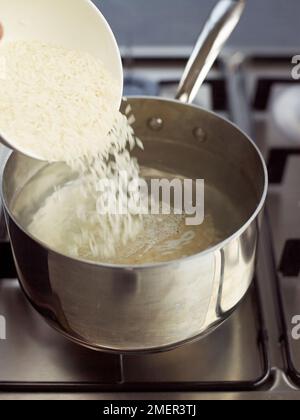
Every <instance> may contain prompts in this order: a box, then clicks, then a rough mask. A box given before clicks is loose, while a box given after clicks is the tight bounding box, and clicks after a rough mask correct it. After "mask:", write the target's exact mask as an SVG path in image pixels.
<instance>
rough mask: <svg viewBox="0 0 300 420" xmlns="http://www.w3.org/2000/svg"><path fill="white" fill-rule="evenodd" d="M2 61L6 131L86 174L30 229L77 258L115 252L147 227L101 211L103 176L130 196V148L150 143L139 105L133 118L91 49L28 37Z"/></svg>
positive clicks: (48, 203) (57, 195) (44, 208)
mask: <svg viewBox="0 0 300 420" xmlns="http://www.w3.org/2000/svg"><path fill="white" fill-rule="evenodd" d="M0 60H3V61H4V63H5V72H6V74H5V77H3V78H1V80H0V90H1V96H0V132H1V133H2V134H3V136H4V137H6V138H7V139H9V140H10V141H13V144H14V145H15V146H16V148H17V149H19V150H22V151H27V153H29V154H30V155H34V156H39V157H41V158H43V159H44V160H47V161H49V162H54V161H64V162H66V163H67V164H68V165H69V166H70V167H71V168H72V169H73V171H74V172H76V173H77V174H78V177H77V180H76V181H74V183H73V184H72V185H69V184H67V185H64V186H61V187H59V188H58V187H56V186H53V193H52V194H50V196H49V197H48V198H47V199H46V200H45V201H44V202H43V203H41V207H40V209H39V210H38V211H37V212H36V213H35V214H34V215H33V217H32V221H31V223H30V224H29V226H28V230H29V232H30V233H32V234H33V235H34V236H35V237H37V238H38V239H39V240H41V241H43V242H45V243H46V244H47V245H49V246H52V247H54V248H55V249H56V250H57V251H60V252H63V253H67V254H68V255H70V256H72V257H77V258H85V259H93V260H95V259H96V260H97V259H101V258H104V257H106V258H109V257H113V256H114V255H115V253H116V249H117V246H118V245H119V244H120V243H122V244H123V245H126V244H127V243H128V241H130V240H132V239H134V238H135V237H136V235H137V234H138V233H139V232H141V230H142V221H141V218H140V217H139V216H133V215H131V214H130V213H128V214H125V215H118V214H116V215H115V214H105V215H102V214H99V207H100V208H101V206H104V204H105V203H104V197H103V195H102V193H101V192H99V191H98V189H97V185H98V181H99V179H109V180H111V181H113V182H114V183H115V191H116V196H122V195H124V196H125V195H127V194H128V192H127V191H125V190H124V191H123V186H120V185H119V183H118V176H119V174H120V173H121V172H122V171H125V172H126V174H127V176H128V178H129V179H134V178H138V177H139V166H138V164H137V162H136V161H135V160H134V159H132V158H131V156H130V153H129V150H132V149H133V148H134V147H135V146H136V145H137V144H138V146H139V147H140V148H142V147H143V145H142V142H141V141H140V140H138V139H136V138H135V135H134V131H133V128H132V127H131V124H133V123H134V121H135V119H134V117H133V115H132V110H131V107H130V106H129V105H128V106H127V109H126V114H127V116H125V115H122V114H121V113H120V112H119V111H118V110H116V109H115V107H116V103H117V100H118V91H117V89H116V83H115V81H114V80H113V79H112V77H111V76H110V74H109V73H108V72H107V71H106V70H105V68H104V66H103V63H102V62H101V60H98V59H96V58H95V57H93V56H92V55H90V54H87V53H82V52H79V51H70V50H67V49H65V48H61V47H57V46H51V45H47V44H42V43H40V42H37V41H33V42H21V41H20V42H13V43H8V44H5V45H3V46H2V47H1V48H0ZM127 117H128V119H127Z"/></svg>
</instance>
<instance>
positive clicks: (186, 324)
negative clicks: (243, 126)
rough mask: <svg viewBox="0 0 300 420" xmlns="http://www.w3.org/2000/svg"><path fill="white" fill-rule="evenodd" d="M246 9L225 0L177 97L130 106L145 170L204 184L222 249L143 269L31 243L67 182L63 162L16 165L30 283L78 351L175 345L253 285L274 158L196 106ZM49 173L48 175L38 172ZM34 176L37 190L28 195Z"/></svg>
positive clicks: (30, 292) (13, 221) (24, 266)
mask: <svg viewBox="0 0 300 420" xmlns="http://www.w3.org/2000/svg"><path fill="white" fill-rule="evenodd" d="M243 8H244V1H233V0H221V1H220V2H219V4H218V5H217V7H216V9H214V11H213V13H212V15H211V17H210V19H209V21H208V23H207V24H206V26H205V29H204V32H203V33H202V35H201V37H200V40H199V42H198V44H197V46H196V49H195V51H194V53H193V55H192V57H191V60H190V61H189V63H188V66H187V70H186V71H185V74H184V77H183V79H182V82H181V84H180V89H179V92H178V97H177V99H178V100H165V99H159V98H145V97H135V98H131V99H130V100H129V102H130V104H131V106H132V108H133V112H134V114H135V117H136V121H137V122H136V126H135V129H136V132H137V135H138V136H139V137H140V138H141V139H142V140H143V142H144V145H145V151H144V152H138V153H137V157H138V159H139V162H140V164H141V165H142V166H145V167H148V168H154V169H156V170H158V171H159V170H161V171H162V172H163V171H169V172H171V173H174V174H180V175H181V176H182V175H183V176H185V177H187V178H193V179H199V178H200V179H204V180H205V183H206V206H207V207H208V208H209V212H210V213H211V214H212V216H213V218H214V220H215V223H216V224H217V226H218V228H219V229H220V230H223V231H224V232H225V231H226V232H227V234H226V236H225V237H224V238H223V239H224V240H222V241H221V242H220V243H218V244H217V245H216V246H214V247H212V248H210V249H207V250H206V251H204V252H201V253H199V254H197V255H194V256H192V257H188V258H182V259H180V260H178V261H173V262H167V263H163V264H152V265H140V266H116V265H114V266H112V265H103V264H95V263H90V262H86V261H79V260H76V259H72V258H69V257H67V256H64V255H61V254H59V253H57V252H55V250H52V249H49V248H48V247H47V246H46V245H45V244H42V243H40V242H39V241H37V240H36V239H35V238H33V237H32V236H30V235H29V234H28V232H27V231H26V227H25V226H26V214H27V210H28V208H30V207H32V206H33V205H37V203H39V202H40V201H41V200H43V199H44V198H45V197H46V196H47V194H48V193H49V191H53V185H55V183H58V182H61V180H62V179H63V174H64V171H66V168H65V166H64V165H63V164H53V165H48V164H46V163H44V162H39V161H36V160H32V159H30V158H28V157H24V156H22V155H20V154H17V153H13V154H12V155H11V156H10V158H9V159H8V161H7V164H6V167H5V170H4V174H3V180H2V194H3V203H4V206H5V212H6V220H7V227H8V231H9V235H10V240H11V244H12V248H13V253H14V257H15V261H16V266H17V270H18V274H19V279H20V283H21V286H22V288H23V290H24V292H25V294H26V296H27V297H28V299H29V300H30V302H31V303H32V305H33V306H34V307H35V308H36V309H37V311H38V312H39V313H40V314H41V315H42V316H43V317H44V318H45V319H46V320H47V321H48V322H49V323H50V324H51V325H52V326H53V327H54V328H56V329H57V330H58V331H60V332H61V333H62V334H64V335H65V336H66V337H68V338H70V339H72V340H73V341H75V342H77V343H79V344H82V345H84V346H87V347H89V348H92V349H96V350H103V351H110V352H118V353H126V352H145V351H162V350H167V349H170V348H173V347H176V346H178V345H180V344H183V343H185V342H188V341H190V340H194V339H198V338H200V337H202V336H203V335H205V334H207V333H208V332H210V331H211V330H212V329H214V328H215V327H217V326H218V325H220V324H221V323H222V322H223V321H224V320H226V319H227V317H228V316H229V315H230V314H231V313H232V312H233V310H234V309H235V308H236V307H237V305H238V304H239V303H240V301H241V299H242V298H243V297H244V296H245V294H246V292H247V291H248V289H249V286H250V284H251V282H252V278H253V274H254V268H255V257H256V248H257V241H258V232H259V223H260V221H259V219H260V214H261V212H262V209H263V206H264V202H265V198H266V192H267V172H266V166H265V163H264V161H263V158H262V156H261V154H260V152H259V150H258V149H257V147H256V146H255V144H254V143H253V142H252V141H251V140H250V139H249V138H248V137H247V136H246V135H245V134H244V133H242V132H241V131H240V130H239V129H238V128H237V127H236V126H234V125H233V124H231V123H230V122H228V121H226V120H224V119H222V118H220V117H219V116H217V115H215V114H214V113H212V112H208V111H206V110H203V109H201V108H199V107H196V106H193V105H188V104H187V103H188V102H191V101H192V100H193V98H194V97H195V94H196V93H197V91H198V89H199V87H200V86H201V84H202V82H203V80H204V79H205V77H206V75H207V73H208V71H209V70H210V68H211V66H212V64H213V62H214V60H215V59H216V57H217V55H218V54H219V52H220V49H221V48H222V46H223V44H224V42H225V41H226V40H227V38H228V37H229V35H230V34H231V32H232V31H233V29H234V27H235V26H236V24H237V22H238V20H239V18H240V16H241V13H242V11H243ZM41 170H43V174H45V173H46V174H47V176H40V172H41ZM29 181H31V183H32V182H33V184H34V185H35V188H34V189H32V190H31V193H30V194H24V193H23V194H22V192H24V191H25V189H26V186H27V185H28V183H29ZM21 195H22V197H23V198H22V200H21V199H20V196H21ZM17 199H18V200H17ZM16 201H18V208H16V204H15V203H16ZM228 209H231V210H228Z"/></svg>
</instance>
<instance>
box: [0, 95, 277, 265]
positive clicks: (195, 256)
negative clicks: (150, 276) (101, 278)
mask: <svg viewBox="0 0 300 420" xmlns="http://www.w3.org/2000/svg"><path fill="white" fill-rule="evenodd" d="M128 99H129V100H145V101H148V100H152V101H153V100H155V101H161V102H165V103H170V104H176V105H182V106H184V107H190V108H192V109H194V110H198V111H202V112H204V113H206V114H207V115H210V116H212V117H214V118H216V119H219V120H222V121H223V122H224V123H226V124H229V125H230V126H231V127H233V128H234V129H235V130H237V131H238V132H239V133H240V134H241V135H242V136H243V137H244V138H245V140H247V141H248V142H249V143H250V144H251V146H252V147H253V148H254V150H255V152H256V153H257V156H258V158H259V161H260V163H261V165H262V169H263V173H264V188H263V192H262V195H261V198H260V200H259V204H258V205H257V207H256V209H255V211H254V212H253V213H252V215H251V216H250V217H249V219H248V220H247V222H246V223H244V224H243V225H242V226H241V227H240V228H239V229H238V230H237V231H236V232H234V233H233V234H232V235H230V236H229V237H227V238H225V239H224V240H223V241H221V242H219V243H218V244H216V245H214V246H212V247H209V248H207V249H205V250H204V251H201V252H198V253H197V254H193V255H190V256H187V257H182V258H179V259H176V260H170V261H164V262H159V263H147V264H135V265H125V264H108V263H101V262H95V261H90V260H86V259H83V258H73V257H71V256H70V255H67V254H64V253H61V252H58V251H56V250H55V249H53V248H51V247H49V246H48V245H47V244H45V243H44V242H42V241H40V240H39V239H37V238H35V237H34V236H33V235H32V234H30V233H29V232H27V230H26V229H25V228H24V227H23V226H22V225H21V223H19V222H18V221H17V220H16V218H15V216H14V215H13V214H12V212H11V210H10V208H9V206H8V204H7V200H6V197H5V194H4V178H5V173H6V170H7V165H8V163H9V161H10V160H12V159H13V158H14V156H17V155H20V154H21V153H19V152H11V153H10V154H9V155H8V156H7V158H6V159H5V162H4V166H3V170H2V172H1V177H0V182H1V198H2V202H3V205H4V209H5V213H7V214H8V215H9V217H10V218H11V219H12V221H13V222H14V223H15V224H16V226H17V227H18V228H19V229H20V230H21V231H22V232H23V233H24V234H25V235H26V236H27V237H29V238H30V239H31V240H33V241H34V242H35V243H37V244H38V245H39V246H41V247H42V248H43V249H44V250H45V251H47V252H48V253H52V254H54V255H56V256H59V257H62V258H65V259H66V260H69V261H70V262H73V263H78V264H85V265H89V266H90V267H95V268H99V267H101V268H104V269H108V270H126V271H144V270H151V269H156V268H167V267H170V266H174V265H175V266H176V265H182V264H188V263H189V262H190V261H193V260H194V259H199V258H205V257H207V256H208V255H210V254H212V255H213V254H214V253H215V252H217V251H219V250H220V249H223V248H225V247H226V246H227V245H228V244H229V243H231V242H232V241H234V240H235V239H237V238H239V237H240V236H241V235H242V234H243V233H244V232H245V231H246V230H247V229H248V227H249V226H251V224H252V223H253V222H254V221H255V220H256V219H257V217H258V216H259V214H260V213H261V211H262V210H263V208H264V205H265V202H266V198H267V194H268V186H269V181H268V170H267V166H266V163H265V160H264V158H263V155H262V153H261V151H260V150H259V148H258V146H257V145H256V144H255V143H254V141H253V140H252V139H251V138H250V136H249V135H248V134H246V133H245V132H244V131H243V130H242V129H241V128H239V127H238V126H237V125H236V124H234V123H232V122H231V121H229V120H227V119H226V118H224V117H222V116H220V115H219V114H217V113H216V112H214V111H210V110H206V109H204V108H202V107H199V106H197V105H193V104H184V103H182V102H180V101H178V100H176V99H165V98H159V97H155V96H128ZM41 162H42V161H41Z"/></svg>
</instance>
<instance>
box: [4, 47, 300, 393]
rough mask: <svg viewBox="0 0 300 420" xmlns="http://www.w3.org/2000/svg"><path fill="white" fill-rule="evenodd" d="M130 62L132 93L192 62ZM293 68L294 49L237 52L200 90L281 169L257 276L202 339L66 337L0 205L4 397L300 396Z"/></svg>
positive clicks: (168, 88) (203, 99)
mask: <svg viewBox="0 0 300 420" xmlns="http://www.w3.org/2000/svg"><path fill="white" fill-rule="evenodd" d="M124 64H125V69H126V72H125V73H126V74H125V76H126V89H125V90H126V92H125V93H126V94H146V95H157V94H158V95H161V96H164V97H174V96H175V92H176V87H177V85H178V82H179V79H180V76H181V74H182V71H183V68H184V64H185V60H184V59H180V58H167V59H165V60H162V59H159V60H155V59H153V58H151V59H150V58H149V57H147V58H135V59H130V60H125V63H124ZM291 72H292V65H291V56H284V55H283V54H280V56H274V57H270V56H268V57H263V56H261V55H260V56H259V57H256V56H252V55H245V54H241V53H237V52H232V51H231V52H230V51H228V50H227V51H226V53H225V54H224V55H223V56H222V57H221V58H220V60H219V61H218V63H217V64H216V66H215V67H214V69H213V70H212V71H211V73H210V75H209V78H208V80H207V82H206V83H205V85H204V86H203V88H202V89H201V92H200V93H199V95H198V96H197V99H196V103H197V104H198V105H201V106H203V107H205V108H208V109H212V110H214V111H215V112H217V113H220V114H221V115H222V116H225V117H226V118H229V119H231V120H233V121H234V122H236V123H237V124H238V125H239V126H240V127H241V128H243V129H244V130H245V131H247V132H248V133H249V134H250V135H252V137H253V138H254V139H255V141H256V143H257V145H258V146H259V148H260V149H261V151H262V152H263V154H264V157H265V159H266V161H267V164H268V169H269V174H270V189H269V196H268V201H267V206H266V211H265V216H264V223H263V227H262V232H261V236H260V246H259V255H258V261H257V269H256V275H255V279H254V282H253V286H252V288H251V290H250V292H249V293H248V295H247V297H246V298H245V299H244V301H243V302H242V304H241V305H240V307H239V308H238V309H237V310H236V312H235V313H234V314H233V315H232V317H231V318H230V319H229V320H228V321H226V322H225V323H224V324H223V325H222V326H221V327H219V328H218V329H217V330H215V331H214V332H213V333H211V334H210V335H209V336H207V337H206V338H203V339H202V340H200V341H197V342H194V343H191V344H187V345H185V346H183V347H181V348H178V349H176V350H172V351H170V352H166V353H159V354H148V355H129V356H128V355H126V356H125V355H124V356H118V355H110V354H104V353H97V352H94V351H91V350H87V349H84V348H81V347H79V346H77V345H75V344H73V343H71V342H69V341H67V340H66V339H65V338H63V337H62V336H60V335H59V334H58V333H56V332H55V331H53V330H52V329H51V328H50V327H48V326H47V324H46V323H45V322H44V321H43V320H42V319H41V318H40V316H39V315H38V314H37V313H36V312H35V311H34V310H33V309H32V308H31V306H30V305H29V304H28V302H27V301H26V299H25V297H24V296H23V294H22V292H21V290H20V287H19V284H18V281H17V280H16V272H15V268H14V263H13V259H12V255H11V250H10V246H9V243H8V240H7V237H6V231H5V228H4V223H3V217H2V216H1V214H2V213H1V209H0V364H1V368H0V399H2V398H7V399H26V398H34V399H36V398H41V399H60V398H64V399H97V400H99V399H111V400H115V399H116V400H118V399H176V400H179V399H197V400H199V399H206V398H210V399H236V400H239V399H300V189H299V177H300V133H299V138H298V139H297V138H294V137H293V138H291V136H289V135H288V133H286V132H285V131H284V130H283V129H282V124H280V121H279V120H278V117H277V116H278V112H276V109H277V110H278V109H279V108H280V103H281V102H280V101H282V100H283V99H282V98H283V96H284V95H286V92H287V90H291V89H297V83H298V82H297V81H294V80H293V79H292V76H291V74H292V73H291ZM298 112H299V111H298ZM6 153H7V151H6V150H4V148H2V149H0V164H1V159H2V162H3V160H4V156H5V155H6ZM2 165H3V163H2Z"/></svg>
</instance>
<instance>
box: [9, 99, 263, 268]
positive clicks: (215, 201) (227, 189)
mask: <svg viewBox="0 0 300 420" xmlns="http://www.w3.org/2000/svg"><path fill="white" fill-rule="evenodd" d="M131 105H132V107H133V112H134V114H135V116H136V120H137V124H136V127H135V129H136V133H137V135H138V136H139V137H140V138H141V139H142V140H143V142H144V146H145V151H144V152H142V151H136V152H135V153H136V157H137V158H138V160H139V163H140V165H141V167H142V174H143V176H145V178H147V179H150V178H169V179H174V178H177V177H178V178H180V179H182V178H185V179H186V178H187V179H193V180H196V179H204V182H205V219H204V223H203V224H202V225H201V226H197V227H188V226H186V225H185V224H184V223H177V224H176V223H175V224H174V220H171V219H170V218H168V216H164V218H158V216H153V217H154V219H149V221H148V224H147V226H148V227H147V229H148V230H147V229H146V230H144V232H143V234H142V238H143V239H145V240H147V238H148V239H149V237H152V240H153V237H157V238H159V236H160V235H161V234H162V233H161V232H168V228H169V225H170V226H172V228H173V231H172V230H170V229H169V230H170V234H169V236H168V238H167V239H168V241H167V244H169V243H174V241H176V240H177V242H178V239H180V238H182V237H183V238H184V237H185V238H187V237H188V236H189V235H190V236H189V237H190V238H191V239H190V240H189V241H186V242H185V243H184V244H183V246H177V248H176V249H173V250H172V252H170V249H168V246H167V248H166V246H165V245H166V243H161V242H160V243H159V245H160V247H158V248H157V249H156V248H155V247H154V248H153V247H152V250H151V251H148V252H144V251H145V249H146V248H147V243H146V245H145V243H143V250H144V251H143V252H141V249H140V247H137V243H136V242H135V243H134V244H132V250H131V251H132V252H131V253H130V252H129V254H128V247H127V249H126V252H127V254H126V253H124V252H125V249H124V250H122V249H120V250H119V252H118V256H117V257H116V258H108V259H103V261H99V262H103V263H113V264H128V265H132V264H134V265H135V264H144V263H153V262H164V261H171V260H175V259H178V258H181V257H185V256H189V255H193V254H197V253H199V252H201V251H204V250H205V249H207V248H209V247H211V246H214V245H217V244H218V243H219V242H222V241H224V240H225V239H226V238H228V237H230V236H231V235H232V234H234V233H235V232H236V231H238V230H239V229H240V228H241V227H242V226H243V225H244V224H245V223H247V221H248V219H249V218H250V217H251V216H252V215H253V213H254V212H255V210H256V208H257V206H258V205H259V202H260V200H261V198H262V194H263V190H264V171H263V165H262V162H261V160H260V158H259V155H258V153H257V151H256V149H255V148H254V146H253V145H252V144H251V143H250V142H249V141H248V140H247V138H246V137H245V136H244V135H243V134H242V133H241V132H240V131H239V130H237V129H236V128H235V127H233V126H232V125H230V124H228V123H227V122H225V121H224V120H221V119H219V118H218V117H216V116H214V115H213V114H210V113H208V112H206V111H202V110H199V109H197V108H194V107H190V106H184V105H181V104H177V103H173V102H171V101H170V102H169V101H163V100H154V99H153V100H151V99H148V100H145V99H133V100H131ZM153 117H154V118H157V117H159V118H161V120H162V122H163V125H162V128H161V129H160V130H153V128H151V124H150V125H149V121H151V119H152V118H153ZM199 129H201V130H202V131H201V132H202V133H203V136H202V137H201V139H199V137H198V136H197V135H195V134H196V133H199ZM75 177H76V175H75V174H74V173H72V172H71V171H70V170H69V169H68V168H67V166H66V165H64V164H60V163H58V164H52V165H48V164H44V163H40V162H37V161H34V160H31V159H29V158H25V157H23V156H21V155H14V156H13V157H12V158H11V159H10V161H9V162H8V165H7V167H6V170H5V176H4V198H5V202H6V204H7V206H8V208H9V210H10V211H11V212H12V214H13V216H14V217H15V218H16V220H17V221H18V223H19V224H20V225H21V226H22V227H23V228H24V229H25V230H27V229H28V226H29V225H30V222H31V220H32V217H33V215H34V214H35V213H36V212H37V211H38V210H39V209H40V208H41V206H42V205H43V203H44V202H45V200H46V198H47V197H48V196H49V195H51V194H53V189H54V187H59V186H62V185H65V184H66V183H70V181H73V180H74V179H75ZM53 229H55V225H53ZM174 229H175V231H174ZM37 239H40V240H42V242H45V244H46V245H49V244H47V240H45V238H37ZM161 246H162V247H161ZM50 247H51V244H50ZM145 247H146V248H145ZM150 248H151V247H150ZM162 249H163V251H162ZM55 250H56V251H59V252H61V253H64V252H63V250H61V249H55Z"/></svg>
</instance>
